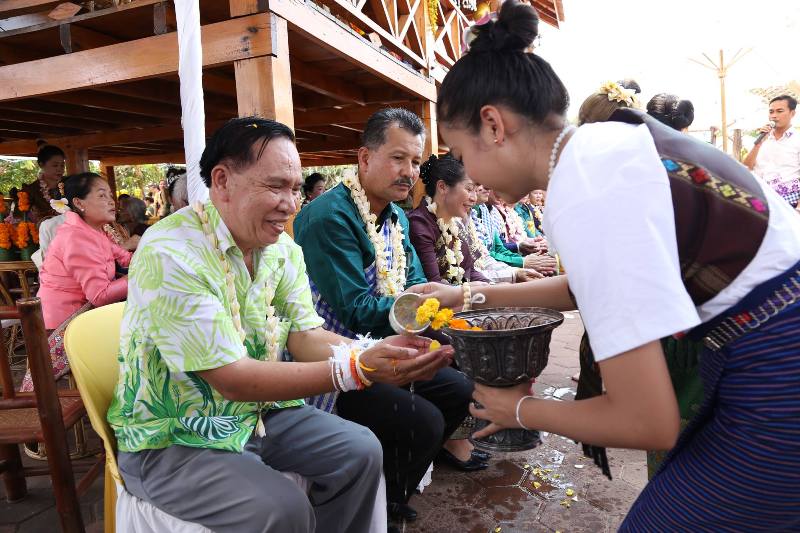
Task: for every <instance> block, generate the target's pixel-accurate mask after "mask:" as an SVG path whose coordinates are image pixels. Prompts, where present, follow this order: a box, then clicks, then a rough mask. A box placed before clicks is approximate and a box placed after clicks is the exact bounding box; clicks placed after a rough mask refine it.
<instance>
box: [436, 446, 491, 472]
mask: <svg viewBox="0 0 800 533" xmlns="http://www.w3.org/2000/svg"><path fill="white" fill-rule="evenodd" d="M473 452H474V450H473ZM438 458H439V459H440V460H442V461H444V462H445V463H448V464H449V465H450V466H452V467H454V468H456V469H458V470H461V471H462V472H477V471H478V470H484V469H486V468H488V467H489V465H488V463H486V462H484V461H483V460H482V459H479V458H478V457H476V456H475V455H471V456H470V458H469V461H462V460H461V459H459V458H458V457H456V456H455V455H453V454H452V453H450V452H448V451H447V450H445V449H444V448H442V449H441V450H440V451H439V456H438Z"/></svg>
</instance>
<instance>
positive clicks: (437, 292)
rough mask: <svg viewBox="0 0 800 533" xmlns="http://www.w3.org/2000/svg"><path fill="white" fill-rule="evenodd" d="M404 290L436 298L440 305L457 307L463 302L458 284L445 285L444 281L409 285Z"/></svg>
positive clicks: (462, 295) (451, 307) (423, 296)
mask: <svg viewBox="0 0 800 533" xmlns="http://www.w3.org/2000/svg"><path fill="white" fill-rule="evenodd" d="M406 292H413V293H416V294H419V295H420V296H422V298H423V300H425V298H436V299H437V300H439V305H440V306H441V307H449V308H450V309H453V310H455V309H458V308H461V306H462V305H463V304H464V294H463V292H462V289H461V287H460V286H458V285H445V284H444V283H423V284H420V285H414V286H412V287H409V288H408V290H407V291H406Z"/></svg>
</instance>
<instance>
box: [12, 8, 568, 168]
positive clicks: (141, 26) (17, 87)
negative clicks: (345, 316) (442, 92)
mask: <svg viewBox="0 0 800 533" xmlns="http://www.w3.org/2000/svg"><path fill="white" fill-rule="evenodd" d="M74 1H75V4H76V5H75V7H76V8H77V7H80V10H79V11H78V12H77V13H76V14H74V15H72V16H68V17H66V18H59V19H58V20H56V19H54V18H52V16H51V13H53V10H54V8H56V7H58V6H59V4H63V1H62V2H59V1H47V0H2V1H0V155H6V156H31V155H35V153H36V141H37V140H38V139H44V140H46V141H47V142H48V143H51V144H55V145H57V146H60V147H62V148H63V149H64V150H65V152H66V153H67V159H68V170H70V171H78V170H82V169H85V168H87V167H88V160H89V159H92V160H100V161H101V165H102V166H103V167H104V168H105V170H106V172H107V173H108V174H110V175H111V176H113V167H114V166H115V165H129V164H144V163H181V162H183V160H184V156H183V134H182V130H181V124H180V117H181V107H180V95H179V87H180V84H179V80H178V75H177V70H178V40H177V34H176V21H175V12H174V6H173V4H172V2H171V1H167V0H128V2H127V3H123V1H124V0H105V1H102V0H97V1H95V2H78V0H74ZM533 3H534V5H535V7H536V8H537V10H538V11H539V13H540V16H541V18H542V20H543V21H545V22H547V23H549V24H552V25H555V26H557V25H558V23H559V21H560V20H563V9H562V7H561V0H534V2H533ZM61 7H62V8H63V7H64V6H61ZM200 15H201V24H202V43H203V68H204V71H203V89H204V94H205V114H206V121H207V122H206V132H207V133H208V134H210V133H211V132H213V131H214V129H216V128H217V127H218V126H219V125H221V124H222V123H224V122H225V121H226V120H228V119H230V118H232V117H235V116H250V115H259V116H265V117H270V118H275V119H277V120H280V121H282V122H284V123H287V124H289V125H291V126H292V127H293V128H295V130H296V133H297V139H298V141H297V144H298V149H299V151H300V153H301V158H302V161H303V164H304V165H307V166H310V165H334V164H346V163H353V162H354V161H355V153H356V150H357V148H358V146H359V135H360V133H361V131H362V128H363V126H364V124H365V122H366V120H367V118H368V117H369V116H370V115H371V114H372V113H373V112H375V111H376V110H378V109H380V108H382V107H385V106H387V105H393V106H401V107H406V108H409V109H411V110H413V111H415V112H417V113H418V114H419V115H420V116H421V117H422V118H423V120H424V121H425V122H426V126H427V127H428V128H429V130H430V131H431V133H432V135H429V139H428V145H427V146H426V151H434V150H437V135H436V116H435V101H436V84H437V83H438V82H441V80H442V79H443V77H444V75H445V74H446V72H447V69H448V68H449V67H450V66H452V65H453V63H454V62H455V60H456V59H458V57H460V55H461V41H462V35H463V32H464V30H465V28H467V26H468V25H469V24H470V18H469V17H471V13H470V12H469V11H467V10H462V9H461V8H460V3H459V0H439V2H438V17H437V18H438V25H437V26H436V27H435V28H434V29H433V30H431V28H432V25H431V20H430V13H429V10H428V1H427V0H315V1H312V0H227V1H224V0H200Z"/></svg>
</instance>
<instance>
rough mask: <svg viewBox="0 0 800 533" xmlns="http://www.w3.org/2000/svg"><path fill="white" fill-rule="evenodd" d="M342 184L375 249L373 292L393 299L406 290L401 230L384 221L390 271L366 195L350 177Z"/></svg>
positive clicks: (359, 183)
mask: <svg viewBox="0 0 800 533" xmlns="http://www.w3.org/2000/svg"><path fill="white" fill-rule="evenodd" d="M342 183H344V184H345V186H346V187H347V188H348V189H350V197H351V198H352V199H353V202H354V203H355V204H356V208H357V209H358V214H359V216H360V217H361V220H362V221H363V222H364V224H366V226H367V228H366V229H367V236H368V237H369V240H370V242H371V243H372V246H373V247H374V248H375V272H376V281H377V291H378V293H379V294H381V295H382V296H397V295H398V294H400V293H401V292H403V291H404V290H405V288H406V252H405V249H403V228H402V226H401V225H400V223H399V222H392V221H391V220H387V224H389V225H390V228H389V230H390V231H389V238H390V239H391V244H392V252H391V255H392V262H391V265H392V268H389V254H388V252H386V239H385V238H384V236H383V231H379V230H378V229H376V223H377V221H378V217H376V216H375V214H374V213H372V212H371V211H370V206H369V200H368V199H367V194H366V193H365V192H364V189H363V188H362V187H361V182H359V181H358V177H356V176H355V175H354V174H348V175H346V176H345V177H344V178H343V179H342Z"/></svg>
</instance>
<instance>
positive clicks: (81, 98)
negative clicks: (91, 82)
mask: <svg viewBox="0 0 800 533" xmlns="http://www.w3.org/2000/svg"><path fill="white" fill-rule="evenodd" d="M44 100H48V101H51V102H60V103H62V104H75V105H80V106H85V107H91V108H95V109H103V110H109V111H123V112H125V113H131V114H134V115H145V116H150V117H161V118H168V119H174V118H176V117H178V116H180V114H181V107H180V103H176V104H168V103H164V102H161V103H157V102H149V101H146V100H139V99H138V98H131V97H126V98H118V97H117V96H115V95H113V94H107V93H103V92H100V91H81V92H72V93H59V94H51V95H47V96H45V97H44Z"/></svg>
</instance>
